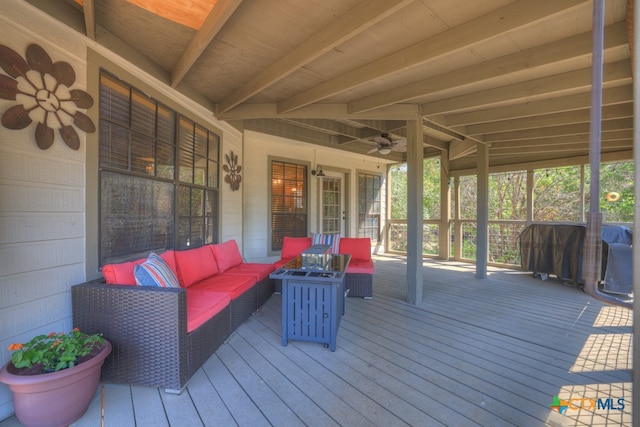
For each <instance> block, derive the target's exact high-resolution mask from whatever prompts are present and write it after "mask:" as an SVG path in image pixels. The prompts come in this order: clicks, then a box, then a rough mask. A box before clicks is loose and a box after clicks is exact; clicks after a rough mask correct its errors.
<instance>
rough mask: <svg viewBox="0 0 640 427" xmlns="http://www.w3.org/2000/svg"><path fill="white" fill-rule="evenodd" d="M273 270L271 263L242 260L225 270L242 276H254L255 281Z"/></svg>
mask: <svg viewBox="0 0 640 427" xmlns="http://www.w3.org/2000/svg"><path fill="white" fill-rule="evenodd" d="M273 270H275V267H274V266H273V264H260V263H252V262H243V263H242V264H238V265H236V266H233V267H231V268H230V269H228V270H227V271H226V273H227V274H233V275H242V276H254V277H255V279H256V281H257V282H259V281H261V280H262V279H264V278H266V277H268V276H269V274H271V273H272V272H273Z"/></svg>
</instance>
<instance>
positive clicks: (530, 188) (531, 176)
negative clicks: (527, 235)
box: [527, 170, 536, 224]
mask: <svg viewBox="0 0 640 427" xmlns="http://www.w3.org/2000/svg"><path fill="white" fill-rule="evenodd" d="M533 180H534V173H533V170H528V171H527V224H531V223H532V222H533V206H534V204H535V202H536V201H535V199H534V197H533V184H534V182H533Z"/></svg>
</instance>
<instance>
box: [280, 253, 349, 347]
mask: <svg viewBox="0 0 640 427" xmlns="http://www.w3.org/2000/svg"><path fill="white" fill-rule="evenodd" d="M318 256H320V257H322V259H321V260H319V258H318ZM307 257H313V261H312V262H310V261H311V260H307V259H306V258H307ZM350 260H351V256H350V255H331V254H323V255H318V254H302V255H300V256H298V257H296V258H294V259H293V260H291V261H290V262H288V263H287V264H285V265H284V266H283V267H282V268H280V269H278V270H276V271H275V272H273V273H271V275H270V277H271V278H272V279H280V280H282V345H285V346H286V345H287V344H288V342H289V340H290V339H291V340H300V341H311V342H319V343H322V344H324V345H325V346H328V347H329V349H331V351H336V336H337V334H338V327H339V326H340V319H341V318H342V315H343V314H344V304H345V297H346V293H345V286H344V278H345V271H346V269H347V266H348V265H349V261H350Z"/></svg>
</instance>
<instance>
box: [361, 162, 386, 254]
mask: <svg viewBox="0 0 640 427" xmlns="http://www.w3.org/2000/svg"><path fill="white" fill-rule="evenodd" d="M381 186H382V178H381V177H380V176H379V175H373V174H365V173H359V174H358V237H369V238H370V239H371V241H372V242H377V241H378V238H379V236H380V217H381V201H380V190H381Z"/></svg>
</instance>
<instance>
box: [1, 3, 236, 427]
mask: <svg viewBox="0 0 640 427" xmlns="http://www.w3.org/2000/svg"><path fill="white" fill-rule="evenodd" d="M31 43H36V44H38V45H40V46H41V47H43V48H44V49H45V51H47V53H48V54H49V55H50V56H51V58H52V60H53V61H54V62H56V61H65V62H68V63H69V64H71V66H72V67H73V68H74V70H75V73H76V82H75V84H74V85H73V86H72V88H73V89H82V90H87V87H86V80H87V71H86V69H87V66H86V51H87V45H91V46H93V47H94V48H96V49H98V50H100V48H99V47H96V46H95V45H94V44H93V42H92V41H90V40H88V39H86V38H84V37H82V35H80V34H79V33H77V32H74V31H72V30H70V29H69V28H68V27H66V26H64V25H62V24H59V23H57V22H56V21H53V20H51V19H50V18H48V17H47V16H46V15H44V14H43V13H41V12H40V11H38V10H37V9H35V8H33V7H32V6H30V5H29V4H28V3H26V2H24V1H21V0H2V2H0V44H4V45H6V46H8V47H10V48H11V49H13V50H15V51H16V52H18V53H19V54H20V55H22V56H23V58H24V56H25V51H26V47H27V46H28V45H29V44H31ZM59 46H61V47H63V48H64V50H62V48H60V47H59ZM109 59H110V60H111V61H114V62H115V63H117V64H118V65H119V66H121V67H123V68H125V69H127V70H128V71H129V72H131V73H132V74H134V75H136V76H138V77H140V78H143V79H144V80H145V81H150V82H154V79H153V78H152V77H151V76H147V75H145V74H144V73H143V72H141V71H140V70H138V69H135V68H134V67H133V66H131V65H130V64H128V63H127V62H125V61H124V60H122V59H118V58H116V57H115V56H114V55H110V58H109ZM3 74H5V73H4V72H3ZM155 85H156V86H157V87H158V90H160V91H161V92H162V93H163V94H164V95H166V96H170V97H173V98H175V101H176V102H178V103H180V104H181V105H183V106H185V107H186V108H188V109H190V110H191V111H193V112H194V114H196V115H197V116H199V117H200V118H201V120H200V122H201V123H202V124H203V125H206V124H207V123H210V124H211V125H212V126H214V127H216V128H218V129H222V131H223V135H222V141H223V145H222V147H221V153H222V154H223V155H224V154H225V153H229V151H231V150H233V151H234V152H236V153H241V152H242V134H241V133H240V132H238V131H236V130H234V129H233V128H232V127H231V126H229V125H227V124H226V123H221V122H217V121H215V120H212V118H211V117H212V116H211V113H210V112H209V111H206V110H205V109H204V108H202V107H201V106H199V105H196V104H195V103H190V102H188V101H186V100H185V99H184V97H182V96H181V95H179V94H175V92H173V90H172V89H171V88H169V87H168V86H166V85H163V84H161V83H159V82H155ZM91 95H92V96H93V98H94V101H95V103H97V100H98V94H96V93H92V94H91ZM13 105H16V102H15V101H8V100H0V115H1V114H2V113H4V112H5V111H6V110H7V109H8V108H10V107H12V106H13ZM95 125H96V126H97V125H98V124H97V123H95ZM78 134H79V135H80V139H81V144H80V149H79V150H78V151H74V150H71V149H69V148H68V147H67V146H66V145H65V144H64V142H63V141H62V140H61V138H60V136H59V135H58V134H57V133H56V137H55V142H54V144H53V146H52V147H51V148H49V149H48V150H40V149H39V148H38V147H37V145H36V142H35V136H34V135H35V124H32V125H30V126H29V127H27V128H26V129H23V130H9V129H6V128H4V127H2V126H0V364H4V363H6V362H7V361H8V360H9V358H10V352H9V351H8V350H7V347H8V346H9V344H11V343H14V342H25V341H27V340H29V339H30V338H31V337H33V336H34V335H36V334H40V333H49V332H51V331H68V330H70V329H71V328H72V327H73V325H72V319H71V294H70V288H71V286H72V285H74V284H77V283H81V282H83V281H85V280H86V273H85V272H86V269H85V262H86V231H85V221H93V222H95V221H97V219H96V218H85V194H86V192H90V191H91V192H93V191H97V189H95V188H87V187H86V174H85V157H86V152H85V148H86V141H85V134H84V133H83V132H82V131H79V132H78ZM242 157H243V156H242V155H241V156H240V159H239V160H240V164H241V165H242V162H243V158H242ZM222 159H223V161H224V156H222ZM223 179H224V175H223V174H222V173H221V176H220V180H221V196H220V203H221V204H222V213H221V218H220V223H221V228H220V238H221V240H228V239H236V240H237V241H238V244H239V245H240V247H241V248H242V246H241V245H242V187H241V188H240V190H239V191H236V192H232V191H231V190H230V188H229V185H228V184H225V183H224V181H223ZM12 413H13V404H12V400H11V393H10V392H9V389H8V387H7V386H6V385H4V384H0V420H2V419H4V418H6V417H8V416H10V415H11V414H12Z"/></svg>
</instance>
